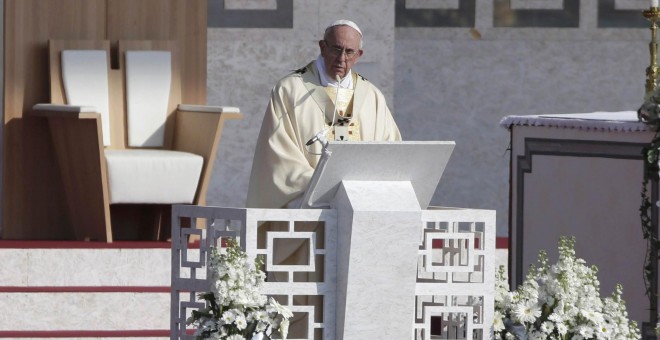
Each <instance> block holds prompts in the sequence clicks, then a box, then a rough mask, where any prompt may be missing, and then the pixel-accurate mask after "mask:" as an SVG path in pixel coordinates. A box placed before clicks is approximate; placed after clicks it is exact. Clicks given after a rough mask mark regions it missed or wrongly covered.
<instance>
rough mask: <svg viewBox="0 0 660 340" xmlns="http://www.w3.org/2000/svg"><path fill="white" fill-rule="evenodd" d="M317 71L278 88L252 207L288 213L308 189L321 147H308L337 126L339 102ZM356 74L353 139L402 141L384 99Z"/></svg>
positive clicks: (264, 129) (258, 159) (259, 154)
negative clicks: (314, 139)
mask: <svg viewBox="0 0 660 340" xmlns="http://www.w3.org/2000/svg"><path fill="white" fill-rule="evenodd" d="M318 72H319V71H318V69H317V67H316V65H315V63H314V62H311V63H309V64H308V65H307V66H305V67H304V68H301V69H299V70H297V71H295V72H294V73H292V74H290V75H288V76H286V77H284V78H283V79H281V80H280V81H279V82H278V83H277V85H275V87H274V88H273V90H272V93H271V98H270V101H269V103H268V107H267V108H266V113H265V116H264V119H263V123H262V125H261V131H260V133H259V138H258V140H257V146H256V150H255V153H254V160H253V164H252V173H251V176H250V188H249V191H248V197H247V204H246V206H247V207H248V208H284V207H286V206H287V204H288V203H289V202H291V201H292V200H294V199H296V198H298V197H299V196H300V195H302V194H303V193H304V191H305V189H306V188H307V185H308V184H309V181H310V179H311V177H312V174H313V172H314V168H315V167H316V164H317V163H318V161H319V158H320V154H321V151H322V150H321V149H322V148H321V145H320V143H314V144H312V145H310V146H306V143H307V142H308V141H309V140H310V139H312V138H313V137H314V136H315V135H316V134H318V133H319V132H321V131H323V130H324V129H327V128H328V127H330V126H331V125H333V124H336V120H333V119H334V117H335V105H334V98H332V97H331V95H329V94H328V93H331V91H330V92H328V91H326V88H325V87H324V86H322V85H321V83H320V80H319V73H318ZM352 74H353V76H354V78H353V80H354V82H353V83H354V91H353V99H352V100H351V101H350V104H349V107H348V110H347V114H348V115H349V116H350V117H351V118H350V121H351V129H355V131H354V132H355V133H353V132H351V135H353V136H356V137H355V138H356V139H357V140H362V141H399V140H401V134H400V133H399V129H398V127H397V125H396V123H395V122H394V119H393V117H392V113H391V112H390V110H389V108H388V107H387V103H386V102H385V97H384V96H383V94H382V93H381V92H380V91H379V90H378V89H377V88H376V87H375V86H374V85H373V84H371V83H370V82H369V81H368V80H366V79H365V78H363V77H362V76H360V75H358V74H357V73H355V72H354V71H353V72H352ZM340 118H341V117H340ZM330 132H331V131H330ZM331 133H332V132H331Z"/></svg>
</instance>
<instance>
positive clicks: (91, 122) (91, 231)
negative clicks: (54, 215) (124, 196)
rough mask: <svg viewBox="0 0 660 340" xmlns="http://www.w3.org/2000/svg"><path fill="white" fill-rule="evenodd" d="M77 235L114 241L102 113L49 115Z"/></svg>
mask: <svg viewBox="0 0 660 340" xmlns="http://www.w3.org/2000/svg"><path fill="white" fill-rule="evenodd" d="M48 123H49V124H50V127H51V133H52V136H53V145H54V146H55V151H56V154H57V158H58V164H59V169H60V173H61V174H62V180H63V182H64V187H65V188H66V200H67V203H68V204H67V207H68V211H69V216H70V218H71V224H72V226H73V230H74V235H75V238H76V239H78V240H94V241H107V242H112V229H111V226H110V204H109V202H110V198H109V194H108V186H107V182H108V181H107V170H106V165H105V156H104V152H103V149H104V147H103V137H102V133H101V116H100V115H99V114H81V118H80V119H78V118H48Z"/></svg>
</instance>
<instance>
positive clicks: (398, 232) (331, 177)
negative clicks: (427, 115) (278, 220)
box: [302, 142, 455, 340]
mask: <svg viewBox="0 0 660 340" xmlns="http://www.w3.org/2000/svg"><path fill="white" fill-rule="evenodd" d="M454 146H455V143H454V142H337V143H330V144H329V145H328V148H327V151H328V152H327V153H326V155H324V157H323V158H322V160H321V161H320V162H319V165H318V166H317V168H316V171H315V173H314V175H313V176H312V180H311V183H310V186H309V188H308V190H307V192H306V193H305V195H304V198H303V203H302V206H303V207H317V208H318V207H333V208H335V209H337V214H338V240H337V242H338V244H337V254H338V255H337V301H336V307H337V315H336V334H337V339H338V340H341V339H344V340H349V339H409V338H410V336H411V334H412V333H413V326H412V322H411V321H412V320H413V318H414V306H415V305H414V302H415V301H414V297H415V282H416V274H417V259H418V248H419V244H420V239H421V230H422V225H421V214H422V209H426V208H427V207H428V205H429V202H430V200H431V197H432V196H433V193H434V191H435V188H436V186H437V185H438V182H439V181H440V177H441V176H442V173H443V171H444V169H445V166H446V165H447V161H448V160H449V156H450V155H451V153H452V151H453V149H454Z"/></svg>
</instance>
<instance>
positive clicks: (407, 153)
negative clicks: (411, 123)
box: [302, 141, 456, 209]
mask: <svg viewBox="0 0 660 340" xmlns="http://www.w3.org/2000/svg"><path fill="white" fill-rule="evenodd" d="M455 145H456V144H455V143H454V142H453V141H406V142H330V143H329V144H328V151H330V153H329V156H327V157H325V156H324V157H322V158H321V160H320V161H319V164H318V165H317V167H316V170H315V171H314V174H313V175H312V179H311V182H310V185H309V187H308V188H307V191H306V192H305V195H304V197H303V202H302V207H303V208H325V207H330V206H331V203H332V200H333V198H334V196H335V194H336V192H337V189H338V188H339V184H340V183H341V182H342V181H344V180H351V181H409V182H410V183H411V184H412V185H413V188H414V190H415V195H416V196H417V200H418V201H419V205H420V207H421V208H422V209H426V208H427V207H428V206H429V203H430V201H431V198H432V197H433V193H434V192H435V188H436V187H437V186H438V183H439V181H440V177H441V176H442V173H443V172H444V170H445V167H446V166H447V162H448V161H449V157H450V156H451V153H452V151H453V150H454V146H455Z"/></svg>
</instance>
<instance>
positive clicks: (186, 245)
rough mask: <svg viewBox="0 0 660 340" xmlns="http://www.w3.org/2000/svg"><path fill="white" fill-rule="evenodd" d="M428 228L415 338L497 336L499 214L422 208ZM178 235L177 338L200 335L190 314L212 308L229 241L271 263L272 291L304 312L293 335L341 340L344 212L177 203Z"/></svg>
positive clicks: (294, 322) (297, 313)
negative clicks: (340, 222)
mask: <svg viewBox="0 0 660 340" xmlns="http://www.w3.org/2000/svg"><path fill="white" fill-rule="evenodd" d="M420 231H421V232H420V243H419V244H420V246H419V250H418V268H417V278H416V281H417V282H416V286H415V297H414V299H415V301H414V308H415V313H414V316H415V317H414V320H413V322H414V324H413V334H411V338H412V339H415V340H430V339H487V338H490V336H491V332H490V329H491V325H492V322H493V310H494V277H495V268H494V266H495V264H494V258H493V256H494V254H495V212H494V211H486V210H472V209H443V210H426V211H422V223H421V225H420ZM172 235H173V236H172V308H171V313H172V314H171V331H172V338H174V339H192V338H193V337H192V335H191V334H192V330H191V329H186V325H185V320H186V319H187V318H188V317H189V316H190V315H191V312H192V311H193V310H195V309H199V308H203V307H204V304H203V303H200V302H198V301H197V294H198V293H200V292H205V291H208V289H209V282H208V281H207V280H206V277H207V272H206V263H208V259H209V256H210V249H211V247H213V246H222V245H223V244H224V242H223V240H224V239H226V238H235V239H238V240H239V244H240V245H241V247H242V248H243V249H245V251H246V253H247V254H248V256H249V257H251V258H255V257H257V256H258V257H261V258H262V259H263V263H264V267H263V268H262V270H264V272H266V277H267V279H266V283H265V284H264V287H263V292H264V294H266V295H268V296H271V297H273V298H275V299H276V300H278V302H280V303H281V304H282V305H284V306H287V307H288V308H289V309H290V310H291V311H292V312H293V313H294V316H293V317H292V319H291V320H290V321H291V327H290V332H289V336H288V338H289V339H315V340H321V339H334V338H335V332H336V330H335V327H336V322H335V321H336V320H335V319H336V318H335V314H336V299H337V290H336V289H337V288H336V282H337V263H336V259H337V253H336V249H337V212H336V210H333V209H302V210H298V209H234V208H217V207H197V206H174V207H173V209H172Z"/></svg>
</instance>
